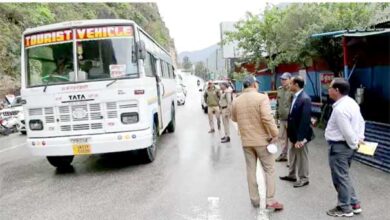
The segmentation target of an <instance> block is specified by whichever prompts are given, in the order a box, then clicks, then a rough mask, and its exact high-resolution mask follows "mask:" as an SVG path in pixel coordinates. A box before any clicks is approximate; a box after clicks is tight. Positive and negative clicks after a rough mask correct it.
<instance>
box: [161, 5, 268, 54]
mask: <svg viewBox="0 0 390 220" xmlns="http://www.w3.org/2000/svg"><path fill="white" fill-rule="evenodd" d="M157 5H158V7H159V10H160V14H161V16H162V18H163V20H164V21H165V24H166V26H167V27H168V29H169V31H170V35H171V37H172V38H174V40H175V46H176V49H177V51H178V53H180V52H184V51H194V50H201V49H204V48H206V47H208V46H211V45H213V44H215V43H218V42H219V41H220V30H219V24H220V23H221V22H223V21H237V20H239V19H240V18H244V17H245V13H246V12H247V11H250V12H252V13H260V12H261V11H263V10H264V7H265V1H261V0H232V1H223V0H159V1H157Z"/></svg>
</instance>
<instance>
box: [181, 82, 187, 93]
mask: <svg viewBox="0 0 390 220" xmlns="http://www.w3.org/2000/svg"><path fill="white" fill-rule="evenodd" d="M180 86H181V88H182V90H183V93H184V95H185V96H187V86H186V85H184V84H180Z"/></svg>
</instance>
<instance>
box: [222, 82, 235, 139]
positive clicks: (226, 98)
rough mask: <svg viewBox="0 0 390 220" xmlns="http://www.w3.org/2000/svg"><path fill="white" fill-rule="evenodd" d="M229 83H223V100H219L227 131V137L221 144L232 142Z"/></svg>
mask: <svg viewBox="0 0 390 220" xmlns="http://www.w3.org/2000/svg"><path fill="white" fill-rule="evenodd" d="M228 87H229V85H228V84H227V83H221V98H220V100H219V106H220V108H221V113H222V122H223V127H224V130H225V136H224V137H223V138H222V139H221V143H227V142H230V124H229V120H230V110H231V105H232V93H231V90H230V89H228Z"/></svg>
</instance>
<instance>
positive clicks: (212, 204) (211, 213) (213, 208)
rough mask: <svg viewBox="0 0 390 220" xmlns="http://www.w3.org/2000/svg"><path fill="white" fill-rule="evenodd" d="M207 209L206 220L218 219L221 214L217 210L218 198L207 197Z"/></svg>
mask: <svg viewBox="0 0 390 220" xmlns="http://www.w3.org/2000/svg"><path fill="white" fill-rule="evenodd" d="M207 201H208V202H209V209H208V210H207V220H220V219H221V214H220V210H219V198H218V197H208V198H207Z"/></svg>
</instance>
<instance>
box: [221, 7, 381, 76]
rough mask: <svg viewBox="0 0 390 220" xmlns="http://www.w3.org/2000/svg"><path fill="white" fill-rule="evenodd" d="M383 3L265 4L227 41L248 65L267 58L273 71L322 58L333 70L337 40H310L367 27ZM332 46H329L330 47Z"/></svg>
mask: <svg viewBox="0 0 390 220" xmlns="http://www.w3.org/2000/svg"><path fill="white" fill-rule="evenodd" d="M383 8H384V6H383V3H380V4H376V3H310V4H308V3H306V4H302V3H295V4H289V5H288V6H286V7H284V8H278V7H274V6H271V5H268V6H267V7H266V9H265V11H264V13H263V14H261V15H252V14H248V15H247V17H246V19H244V20H242V21H240V22H239V23H238V24H237V26H236V28H237V31H236V32H231V33H227V34H226V35H227V39H228V40H227V41H238V42H239V47H241V48H242V49H243V50H244V51H245V58H246V59H247V60H248V61H251V62H256V63H258V62H260V61H261V60H264V59H267V63H268V68H270V69H271V70H274V68H275V67H276V66H278V65H279V64H281V63H293V62H294V63H298V64H301V65H302V66H303V67H307V66H309V65H311V63H312V58H313V57H316V56H323V57H325V58H327V60H328V63H329V64H330V65H331V66H333V67H334V68H335V69H334V71H335V72H338V71H337V66H339V65H338V64H337V62H338V61H336V60H337V59H339V58H340V57H341V53H342V50H341V43H340V40H337V39H312V38H310V36H311V35H312V34H315V33H321V32H328V31H336V30H346V29H362V28H367V27H368V25H369V22H370V18H371V17H373V16H374V15H375V14H376V13H378V12H379V11H381V10H383ZM330 45H332V47H331V46H330Z"/></svg>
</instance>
